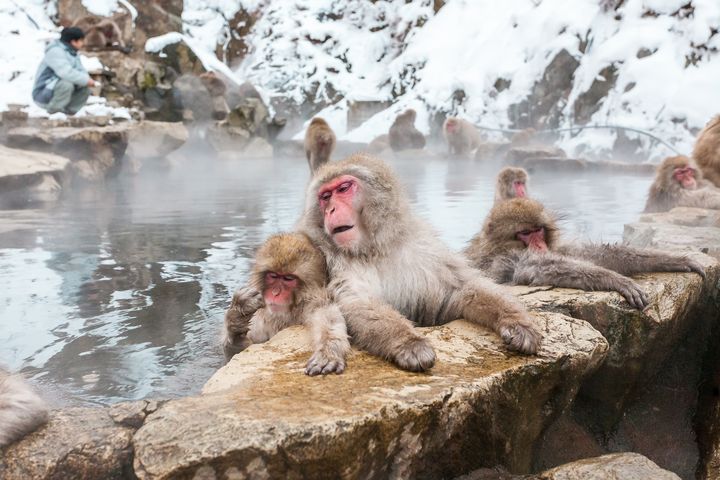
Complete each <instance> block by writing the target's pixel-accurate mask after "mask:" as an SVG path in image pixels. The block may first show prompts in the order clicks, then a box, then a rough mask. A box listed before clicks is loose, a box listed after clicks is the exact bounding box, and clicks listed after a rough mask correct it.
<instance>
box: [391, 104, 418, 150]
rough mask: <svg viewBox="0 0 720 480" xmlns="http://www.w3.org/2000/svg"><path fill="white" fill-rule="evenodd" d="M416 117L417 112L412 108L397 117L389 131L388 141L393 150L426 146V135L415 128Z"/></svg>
mask: <svg viewBox="0 0 720 480" xmlns="http://www.w3.org/2000/svg"><path fill="white" fill-rule="evenodd" d="M416 117H417V113H416V112H415V110H413V109H412V108H410V109H407V110H405V111H404V112H403V113H401V114H400V115H398V116H397V117H396V118H395V121H394V122H393V124H392V125H391V126H390V130H389V131H388V142H389V143H390V148H392V149H393V151H395V152H399V151H402V150H408V149H411V148H424V147H425V135H423V134H422V133H421V132H420V130H418V129H417V128H415V118H416Z"/></svg>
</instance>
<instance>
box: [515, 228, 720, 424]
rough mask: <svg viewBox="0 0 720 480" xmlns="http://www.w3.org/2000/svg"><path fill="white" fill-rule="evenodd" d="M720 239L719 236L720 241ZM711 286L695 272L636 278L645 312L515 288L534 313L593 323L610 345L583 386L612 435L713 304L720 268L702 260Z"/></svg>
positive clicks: (615, 298)
mask: <svg viewBox="0 0 720 480" xmlns="http://www.w3.org/2000/svg"><path fill="white" fill-rule="evenodd" d="M719 238H720V237H719ZM697 260H698V261H700V262H701V263H703V265H705V267H706V269H707V274H708V278H707V280H706V281H703V279H702V278H701V277H700V276H699V275H697V274H694V273H682V274H678V273H656V274H643V275H638V276H636V277H635V279H636V280H637V281H638V283H639V284H640V285H641V286H642V287H643V289H644V290H645V292H646V293H647V294H648V296H649V297H650V301H651V305H650V307H649V308H648V309H647V310H646V311H645V312H641V311H638V310H635V309H633V308H631V307H630V306H629V305H628V304H627V302H625V300H624V299H623V298H622V297H621V296H620V294H618V293H616V292H584V291H578V290H572V289H564V288H552V287H524V286H516V287H511V288H512V291H513V292H514V293H515V294H516V295H519V296H520V299H521V300H522V301H523V302H524V303H525V304H526V305H527V306H528V307H530V308H531V309H538V310H543V311H553V312H561V313H563V314H566V315H569V316H571V317H573V318H579V319H582V320H585V321H587V322H589V323H590V324H591V325H592V326H593V327H595V328H596V329H597V330H598V331H599V332H600V333H602V334H603V335H604V336H605V338H606V339H607V341H608V343H609V344H610V349H609V351H608V355H607V358H606V360H605V362H604V363H603V365H602V366H600V368H598V370H597V371H596V372H595V373H594V374H593V375H592V376H590V377H589V378H588V379H587V381H586V382H585V384H584V385H583V387H582V390H581V392H580V400H582V402H584V403H585V404H586V405H588V406H589V408H588V409H589V410H590V412H591V414H590V415H591V417H592V418H591V422H592V423H594V424H595V425H596V426H597V427H598V428H600V429H601V430H602V431H609V430H611V429H612V427H613V426H615V425H616V424H617V422H618V420H619V419H620V417H621V416H622V413H623V411H624V409H625V407H626V405H627V404H628V402H630V401H632V398H633V395H634V394H635V393H636V392H637V390H638V388H639V387H640V386H642V385H643V384H644V382H646V381H648V379H651V378H652V377H653V375H654V374H656V373H657V372H658V371H659V369H660V368H661V366H662V365H663V361H664V360H666V359H667V358H668V357H669V356H670V355H671V353H672V352H673V350H674V348H676V346H677V345H678V343H679V342H680V341H682V339H683V338H684V337H685V335H686V333H687V332H688V331H689V329H691V328H692V327H693V326H694V325H695V324H696V318H695V317H694V316H693V315H692V314H691V312H692V311H693V309H695V308H698V307H699V306H701V305H702V304H703V302H707V301H708V300H709V299H708V298H707V297H708V294H707V292H708V291H710V290H711V289H712V288H714V285H715V284H716V283H717V281H718V278H720V265H719V264H718V262H717V261H715V260H714V259H712V258H710V257H707V256H705V255H698V256H697Z"/></svg>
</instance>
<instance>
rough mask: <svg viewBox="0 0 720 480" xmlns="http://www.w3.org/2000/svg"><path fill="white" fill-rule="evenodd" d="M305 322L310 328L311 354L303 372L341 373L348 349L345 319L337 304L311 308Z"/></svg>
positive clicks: (309, 373) (311, 374)
mask: <svg viewBox="0 0 720 480" xmlns="http://www.w3.org/2000/svg"><path fill="white" fill-rule="evenodd" d="M305 324H306V325H307V326H308V327H309V328H310V335H311V337H312V344H313V355H312V357H310V360H309V361H308V363H307V366H306V368H305V373H306V374H308V375H310V376H314V375H318V374H323V375H325V374H328V373H333V372H334V373H342V372H343V371H344V370H345V357H346V356H347V353H348V352H349V351H350V342H349V341H348V333H347V327H346V325H345V319H344V318H343V316H342V313H340V309H339V308H338V306H337V305H324V306H321V307H318V308H314V309H312V310H311V311H310V312H309V314H308V316H307V318H306V320H305Z"/></svg>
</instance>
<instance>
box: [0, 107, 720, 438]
mask: <svg viewBox="0 0 720 480" xmlns="http://www.w3.org/2000/svg"><path fill="white" fill-rule="evenodd" d="M413 118H414V117H413ZM453 120H459V119H448V120H447V121H446V122H445V130H449V132H448V131H446V138H447V139H448V143H449V144H450V143H452V142H453V141H454V139H456V137H453V135H454V134H457V133H460V134H461V135H466V134H467V133H468V129H467V125H466V124H464V123H463V122H465V121H464V120H463V121H456V122H453ZM463 125H464V126H463ZM473 142H475V140H474V139H473V136H472V135H470V136H469V137H464V138H463V140H462V143H457V144H455V145H450V148H451V149H460V150H462V149H471V148H474V147H473V145H474V143H473ZM334 146H335V134H334V133H333V132H332V130H331V129H330V127H329V125H328V124H327V122H325V121H324V120H322V119H319V118H315V119H313V121H312V122H311V123H310V127H309V128H308V131H307V135H306V141H305V147H306V154H307V158H308V162H309V163H310V167H311V170H312V178H311V180H310V182H309V184H308V187H307V191H306V197H305V210H304V213H303V215H302V217H301V218H300V219H299V221H298V222H297V225H296V228H295V231H293V232H291V233H281V234H277V235H273V236H271V237H270V238H269V239H268V240H267V241H266V242H265V243H264V244H263V245H262V246H261V247H260V248H259V250H258V251H257V254H256V258H255V262H254V265H253V268H252V272H251V275H250V279H249V281H248V283H247V285H246V286H244V287H242V288H240V289H239V290H238V291H236V292H235V294H234V295H233V298H232V303H231V306H230V308H229V309H228V311H227V312H226V314H225V329H224V340H223V349H224V353H225V357H226V359H227V360H229V359H230V358H231V357H232V356H233V355H235V354H236V353H238V352H240V351H242V350H244V349H245V348H247V347H248V346H249V345H251V344H253V343H262V342H265V341H267V340H268V339H270V338H271V337H272V336H273V335H275V334H276V333H277V332H278V331H280V330H282V329H284V328H286V327H288V326H291V325H305V326H307V327H308V329H309V331H310V333H311V341H312V350H313V353H312V355H311V356H310V359H309V360H308V361H307V364H306V367H305V373H306V374H308V375H311V376H314V375H325V374H330V373H337V374H339V373H342V372H343V371H344V370H345V367H346V357H347V354H348V352H349V350H350V343H351V341H352V343H353V344H354V345H355V346H356V347H358V348H360V349H363V350H365V351H367V352H369V353H370V354H373V355H376V356H379V357H381V358H383V359H386V360H388V361H391V362H393V363H394V364H396V365H397V366H398V367H400V368H402V369H405V370H409V371H414V372H422V371H427V370H429V369H430V368H432V367H433V365H434V364H435V360H436V356H435V351H434V349H433V347H432V345H431V343H430V342H429V341H428V339H427V338H425V337H424V336H422V335H420V334H419V333H418V331H417V330H416V329H415V327H416V326H431V325H441V324H444V323H447V322H449V321H452V320H454V319H457V318H464V319H466V320H468V321H471V322H475V323H477V324H479V325H482V326H485V327H488V328H490V329H492V330H494V331H495V332H496V333H497V334H498V335H499V337H500V338H501V339H502V341H503V342H504V344H505V345H506V347H507V348H508V349H509V350H512V351H516V352H519V353H523V354H529V355H532V354H536V353H537V352H538V350H539V349H540V347H541V343H542V338H543V331H542V330H543V326H542V325H540V324H539V323H538V322H537V321H536V320H535V318H534V317H533V316H532V315H530V314H529V313H528V311H527V310H526V309H525V307H524V306H523V305H522V304H521V303H520V302H519V301H518V300H517V299H516V298H514V297H513V296H512V295H510V294H509V293H507V291H505V290H504V288H503V287H502V286H500V285H499V284H515V285H549V286H556V287H567V288H578V289H583V290H610V291H616V292H618V293H619V294H620V295H622V297H623V298H624V299H625V300H626V301H627V302H628V304H629V305H630V306H632V307H633V308H637V309H641V310H642V309H645V308H646V307H647V306H648V305H649V304H650V301H651V299H650V298H648V296H647V294H646V293H645V291H644V290H643V288H642V287H641V286H640V285H639V284H638V283H636V282H635V281H634V280H633V279H632V278H630V277H629V275H633V274H637V273H642V272H695V273H697V274H699V275H700V276H702V277H703V278H705V271H704V269H703V267H702V265H700V264H699V263H698V262H696V261H695V260H693V259H691V258H688V257H685V256H680V255H672V254H668V253H664V252H660V251H655V250H645V249H636V248H632V247H626V246H622V245H598V244H575V243H569V242H562V241H561V239H560V232H559V228H558V225H557V223H556V220H555V218H554V215H553V214H552V213H551V212H550V211H548V210H547V209H546V208H545V207H544V206H543V205H542V204H541V203H540V202H538V201H536V200H533V199H532V198H529V190H528V174H527V172H526V171H525V170H523V169H521V168H514V167H506V168H504V169H503V170H501V171H500V173H499V174H498V176H497V181H496V187H495V202H494V205H493V207H492V209H491V210H490V212H489V214H488V215H487V217H486V219H485V221H484V223H483V225H482V228H481V230H480V232H479V233H477V234H476V235H475V236H474V237H473V238H472V239H471V240H470V242H469V244H468V246H467V247H466V248H465V250H464V251H463V252H454V251H452V250H451V249H450V248H448V247H447V246H446V245H444V243H443V242H442V241H441V240H440V238H439V237H438V235H437V233H436V232H435V231H434V230H433V228H432V227H431V226H430V225H429V224H428V223H427V222H426V221H424V220H423V219H421V218H420V217H418V216H417V215H415V214H414V213H413V211H412V209H411V208H410V202H409V199H408V197H407V195H406V194H405V192H404V190H403V188H402V186H401V184H400V181H399V179H398V178H397V176H396V175H395V174H394V172H393V171H392V170H391V168H390V167H389V166H388V165H387V164H386V163H385V162H383V161H382V160H380V159H378V158H375V157H374V156H372V155H370V154H364V153H360V154H355V155H352V156H350V157H348V158H347V159H345V160H342V161H337V162H330V161H329V158H330V155H331V154H332V151H333V148H334ZM693 156H694V157H695V159H696V160H697V162H698V164H700V165H701V167H700V168H699V167H698V164H696V163H695V161H694V160H693V159H690V158H688V157H684V156H676V157H670V158H668V159H666V160H665V161H663V162H662V164H661V165H660V166H659V167H658V169H657V174H656V177H655V180H654V182H653V184H652V186H651V188H650V194H649V196H648V201H647V205H646V211H648V212H656V211H666V210H669V209H671V208H674V207H676V206H689V207H704V208H716V209H720V188H718V187H719V186H720V116H719V117H716V118H715V119H713V121H711V122H710V123H709V124H708V125H707V126H706V128H705V129H704V130H703V131H702V132H701V134H700V137H699V138H698V142H697V145H696V148H695V151H694V153H693ZM703 174H705V175H703ZM704 176H705V177H707V178H708V179H709V180H705V179H704ZM46 420H47V407H46V405H45V403H44V402H43V400H42V399H41V398H40V397H39V396H38V395H37V394H36V393H35V392H33V391H32V390H31V389H30V387H29V386H28V385H27V383H25V382H24V381H23V380H22V379H21V378H19V377H18V376H15V375H11V374H10V373H8V372H7V371H5V370H3V369H0V447H3V446H5V445H8V444H10V443H12V442H14V441H16V440H18V439H19V438H21V437H22V436H24V435H25V434H27V433H28V432H31V431H33V430H34V429H36V428H37V427H38V426H40V425H42V424H43V423H44V422H45V421H46Z"/></svg>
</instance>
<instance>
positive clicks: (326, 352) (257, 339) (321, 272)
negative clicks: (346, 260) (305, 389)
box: [223, 233, 350, 375]
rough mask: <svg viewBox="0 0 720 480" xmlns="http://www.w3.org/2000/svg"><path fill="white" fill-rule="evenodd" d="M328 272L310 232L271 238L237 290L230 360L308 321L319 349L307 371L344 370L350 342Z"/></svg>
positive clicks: (228, 330)
mask: <svg viewBox="0 0 720 480" xmlns="http://www.w3.org/2000/svg"><path fill="white" fill-rule="evenodd" d="M326 276H327V275H326V267H325V259H324V258H323V256H322V254H321V253H320V252H319V251H318V249H317V248H316V247H315V246H314V245H313V244H312V242H311V241H310V240H309V239H308V238H307V237H306V236H305V235H303V234H301V233H287V234H280V235H273V236H272V237H270V238H269V239H268V240H267V241H266V242H265V243H264V244H263V246H262V247H260V249H259V250H258V253H257V256H256V258H255V265H254V267H253V271H252V276H251V279H250V282H249V285H248V286H247V287H245V288H242V289H240V290H238V291H237V292H236V293H235V295H234V296H233V300H232V304H231V306H230V309H229V310H228V311H227V312H226V314H225V339H224V341H223V348H224V351H225V357H226V359H227V360H229V359H230V358H232V356H233V355H234V354H236V353H238V352H239V351H242V350H244V349H245V348H247V347H248V346H249V345H251V344H252V343H263V342H266V341H267V340H269V339H270V338H271V337H272V336H273V335H275V334H276V333H277V332H279V331H280V330H282V329H284V328H286V327H289V326H290V325H306V326H307V327H309V328H310V333H311V337H312V342H313V348H314V353H313V355H312V357H311V358H310V360H309V361H308V363H307V367H306V369H305V373H307V374H308V375H318V374H327V373H333V372H334V373H342V372H343V371H344V370H345V356H346V355H347V352H348V351H349V349H350V343H349V342H348V336H347V329H346V327H345V321H344V320H343V318H342V314H341V313H340V310H339V309H338V307H337V306H336V305H334V304H333V303H332V302H331V300H330V297H329V295H328V292H327V290H326V285H325V284H326Z"/></svg>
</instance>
